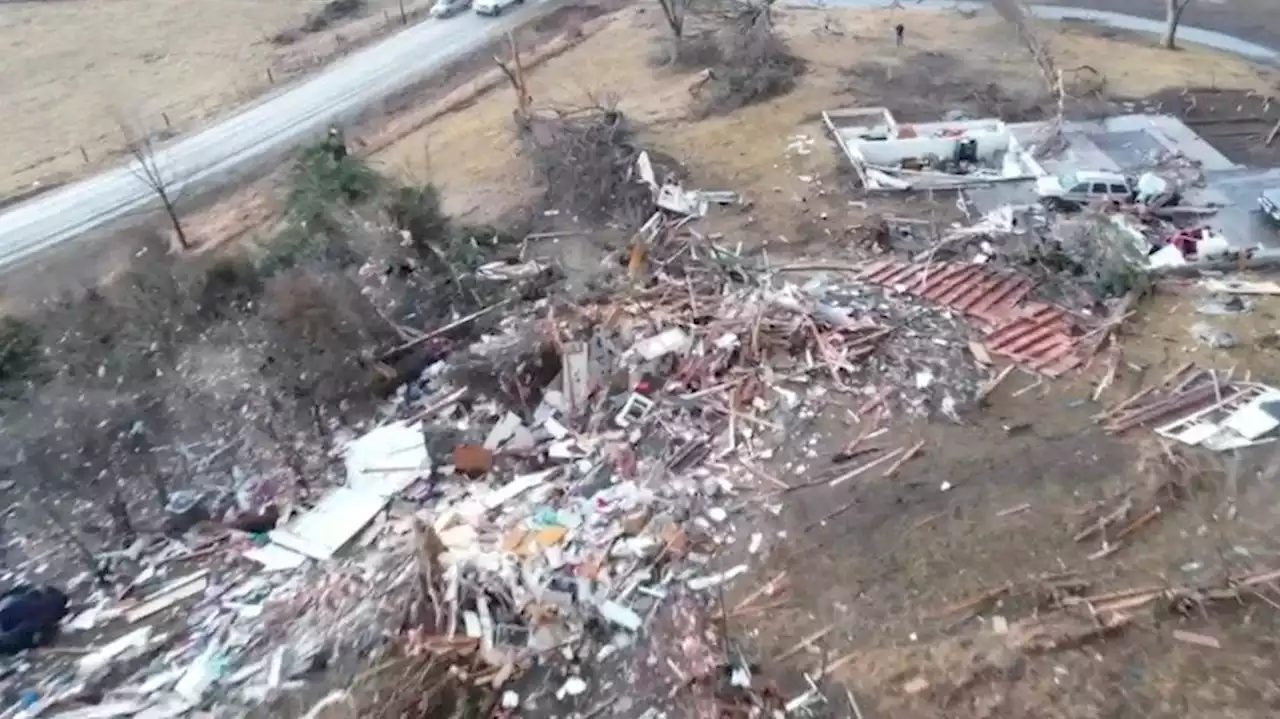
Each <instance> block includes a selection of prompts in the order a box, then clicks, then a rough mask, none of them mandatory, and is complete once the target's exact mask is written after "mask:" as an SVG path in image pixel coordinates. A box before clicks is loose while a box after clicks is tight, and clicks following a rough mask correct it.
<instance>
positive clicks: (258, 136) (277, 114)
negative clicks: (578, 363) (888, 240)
mask: <svg viewBox="0 0 1280 719" xmlns="http://www.w3.org/2000/svg"><path fill="white" fill-rule="evenodd" d="M551 1H552V0H530V4H529V5H526V6H525V7H522V8H519V10H518V11H517V12H513V13H511V14H510V15H508V16H506V17H503V18H500V19H497V20H493V19H485V18H479V17H475V16H473V15H470V14H468V15H466V16H463V17H457V18H453V19H450V20H446V21H430V20H429V21H426V22H424V23H421V24H419V25H416V26H413V27H410V28H407V29H405V30H403V31H402V32H400V33H397V34H396V35H393V36H391V37H390V38H388V39H386V40H384V41H382V42H381V43H378V44H377V45H373V46H370V47H368V48H366V49H364V50H361V51H359V52H357V53H354V54H352V55H350V56H348V57H346V58H344V59H342V60H340V61H338V62H337V63H335V64H334V65H333V66H331V67H329V68H328V69H326V70H324V71H323V72H321V73H319V74H317V75H315V76H313V77H311V78H309V79H307V80H305V81H303V82H301V83H300V84H297V85H295V86H293V87H291V88H290V89H287V90H285V91H282V92H278V93H275V94H273V95H271V96H269V97H266V98H263V99H261V100H259V101H258V102H257V103H255V104H254V105H252V106H251V107H249V108H247V109H245V110H243V111H241V112H239V113H237V114H235V115H233V116H231V117H228V118H226V119H225V120H222V121H221V122H219V123H218V124H216V125H213V126H211V127H209V128H207V129H205V130H202V131H199V132H197V133H195V134H193V135H189V136H187V137H184V138H182V139H180V140H177V141H175V142H173V143H171V144H169V145H168V146H166V147H164V148H162V149H161V150H160V151H159V152H158V153H157V162H158V165H159V167H160V168H161V171H162V172H163V173H164V175H165V176H166V177H168V178H170V185H171V187H173V188H174V191H181V190H183V189H189V190H203V189H208V188H211V187H214V186H215V185H216V183H217V182H218V181H220V180H223V181H225V180H227V179H228V178H230V177H232V176H233V172H234V171H237V170H244V169H246V168H247V167H252V166H253V165H254V164H255V163H259V164H260V163H264V162H267V161H270V160H273V159H276V158H279V157H280V156H281V155H282V154H283V153H284V152H287V151H288V150H290V149H292V148H294V147H296V146H297V145H298V144H300V143H301V142H303V141H304V140H305V139H306V138H308V137H318V136H319V135H320V134H321V133H322V132H323V130H324V127H325V126H326V125H328V124H329V123H330V122H333V121H336V120H341V119H342V118H345V117H350V116H352V115H355V114H356V113H358V112H360V111H361V110H363V109H364V108H366V107H369V106H371V105H373V104H376V103H377V102H379V101H381V100H383V99H385V98H387V97H389V96H391V95H392V94H394V93H395V92H397V91H399V90H402V89H404V88H405V87H408V86H409V85H411V84H413V83H414V82H416V81H418V80H420V79H422V78H424V77H426V76H428V75H429V74H430V73H431V72H432V71H434V70H438V69H440V68H441V67H442V66H444V65H446V64H447V63H449V62H451V61H452V60H455V59H457V58H459V57H461V56H463V55H465V54H466V53H468V52H471V51H473V50H476V49H478V48H479V47H481V46H482V45H483V44H484V43H485V42H486V41H488V40H489V39H490V38H492V37H493V36H495V35H497V34H499V33H501V32H503V31H504V30H506V29H507V28H509V27H511V26H513V25H515V24H517V23H518V22H521V21H522V20H523V19H526V18H528V17H530V16H532V15H534V14H536V13H539V12H541V11H543V10H545V9H546V8H547V6H548V5H549V3H550V2H551ZM1077 1H1078V2H1079V4H1083V5H1091V4H1096V3H1098V2H1100V0H1077ZM1128 1H1129V2H1142V1H1147V2H1150V1H1152V0H1128ZM827 4H830V5H841V6H850V7H884V6H885V5H886V4H887V3H886V2H885V1H884V0H828V3H827ZM957 4H959V5H961V6H962V7H966V6H967V7H981V6H983V3H976V2H960V3H956V2H951V0H946V1H945V2H935V1H933V0H925V1H924V2H921V3H919V4H918V5H917V6H918V7H936V8H954V7H956V5H957ZM1035 11H1036V14H1037V15H1041V16H1044V17H1047V18H1075V19H1083V20H1091V21H1095V22H1100V23H1102V24H1105V25H1111V26H1115V27H1119V28H1123V29H1127V30H1134V31H1138V32H1150V33H1159V32H1161V31H1162V29H1163V26H1162V23H1161V22H1159V21H1156V20H1151V19H1147V18H1141V17H1136V16H1129V15H1121V14H1118V13H1115V12H1108V11H1103V10H1089V9H1069V8H1063V7H1037V8H1036V9H1035ZM1181 37H1182V38H1183V39H1185V40H1187V41H1189V42H1196V43H1200V44H1204V45H1209V46H1212V47H1217V48H1220V49H1223V50H1227V51H1230V52H1237V53H1240V54H1242V55H1246V56H1249V57H1252V58H1254V59H1257V60H1264V61H1269V62H1274V63H1277V64H1280V53H1277V52H1275V51H1274V50H1271V49H1269V48H1267V47H1263V46H1261V45H1257V44H1254V43H1250V42H1248V41H1245V40H1243V39H1239V38H1236V37H1232V36H1229V35H1223V34H1220V33H1215V32H1212V31H1210V30H1204V29H1200V28H1195V27H1190V26H1186V27H1184V28H1183V30H1182V32H1181ZM154 200H155V198H154V196H153V194H152V193H151V192H150V190H149V189H148V188H147V187H146V185H145V184H143V183H142V182H141V181H140V180H139V178H138V176H137V175H136V173H135V168H132V167H128V166H126V167H120V168H117V169H114V170H111V171H108V172H105V173H103V174H101V175H97V176H95V177H91V178H88V179H85V180H82V181H80V182H77V183H74V184H71V185H67V186H65V187H62V188H59V189H57V190H54V191H51V192H49V193H47V194H44V195H41V196H39V197H37V198H34V199H32V200H30V201H28V202H25V203H22V204H19V205H17V206H15V207H13V208H11V209H9V210H8V211H6V212H4V213H3V214H0V267H6V266H10V265H13V264H15V263H17V262H18V261H20V260H23V259H25V258H27V257H29V256H31V255H32V254H33V253H35V252H39V251H40V250H43V249H46V248H49V247H52V246H54V245H57V244H59V243H62V242H66V241H68V240H71V239H74V238H76V237H77V236H79V235H81V234H83V233H85V232H87V231H89V230H91V229H95V228H98V227H100V226H102V225H105V224H107V223H109V222H112V221H115V220H118V219H121V218H123V217H126V216H128V215H130V214H132V213H134V212H137V211H139V210H142V209H145V208H147V207H148V206H149V205H151V204H153V203H154Z"/></svg>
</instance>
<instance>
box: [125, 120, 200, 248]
mask: <svg viewBox="0 0 1280 719" xmlns="http://www.w3.org/2000/svg"><path fill="white" fill-rule="evenodd" d="M120 131H121V132H123V133H124V139H125V147H126V148H128V150H129V154H130V155H131V156H132V157H133V167H132V168H131V169H132V170H133V174H134V176H135V177H137V178H138V180H139V181H141V182H142V184H144V185H146V186H147V188H148V189H150V190H151V192H152V193H153V194H155V196H156V198H157V199H158V200H160V206H161V208H163V209H164V214H165V216H166V217H168V218H169V224H170V225H172V226H173V234H174V236H175V237H176V238H177V240H178V245H179V246H180V247H182V249H184V250H186V249H190V247H191V243H190V242H189V241H188V240H187V232H186V229H185V228H184V227H183V226H182V218H181V217H180V216H179V215H178V208H177V206H176V204H177V199H178V198H177V197H176V196H175V193H174V191H173V178H172V177H170V176H169V175H168V173H166V172H165V171H164V169H163V168H162V167H161V166H160V162H159V160H158V159H157V157H156V146H155V139H154V136H153V135H151V134H150V133H147V132H140V131H137V130H134V129H133V128H131V127H129V125H128V123H125V122H121V123H120Z"/></svg>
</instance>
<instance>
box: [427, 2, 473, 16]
mask: <svg viewBox="0 0 1280 719" xmlns="http://www.w3.org/2000/svg"><path fill="white" fill-rule="evenodd" d="M469 7H471V0H436V4H435V5H432V6H431V17H433V18H437V19H444V18H447V17H453V16H454V15H457V14H458V13H460V12H462V11H463V10H466V9H467V8H469Z"/></svg>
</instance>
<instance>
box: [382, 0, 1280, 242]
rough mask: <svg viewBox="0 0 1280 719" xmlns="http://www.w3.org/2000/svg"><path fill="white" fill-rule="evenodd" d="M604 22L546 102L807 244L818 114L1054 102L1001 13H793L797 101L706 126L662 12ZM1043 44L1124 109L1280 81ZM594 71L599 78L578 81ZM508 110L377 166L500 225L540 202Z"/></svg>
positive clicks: (547, 69) (823, 147) (1064, 31)
mask: <svg viewBox="0 0 1280 719" xmlns="http://www.w3.org/2000/svg"><path fill="white" fill-rule="evenodd" d="M597 22H603V23H604V27H602V28H600V29H599V30H598V31H596V32H594V33H593V34H591V36H590V37H589V38H587V39H586V40H585V41H584V42H583V43H581V44H580V45H578V46H577V47H575V48H573V49H571V50H569V51H568V52H565V53H563V54H561V55H559V56H557V57H555V58H553V59H551V60H549V61H547V62H545V63H543V64H541V65H539V66H538V67H537V69H535V70H533V71H532V72H531V73H529V78H528V83H529V91H530V94H531V95H532V96H533V97H534V98H535V104H537V105H541V106H544V107H550V106H560V107H575V106H582V105H583V104H587V103H590V102H593V101H600V100H604V99H613V100H616V101H617V103H618V106H619V108H620V109H622V110H623V111H624V112H625V113H626V115H627V117H628V118H629V119H631V120H632V121H633V122H634V123H635V124H636V125H637V127H638V128H639V130H640V135H641V140H642V142H643V144H646V145H648V146H652V147H656V148H658V149H660V150H661V151H663V152H666V153H668V154H670V155H672V156H673V157H675V158H677V159H678V160H679V161H680V162H682V163H683V164H684V165H685V167H686V168H687V169H688V170H689V174H690V176H691V178H692V181H693V182H694V183H695V184H698V185H699V186H702V187H717V188H726V189H732V190H735V191H739V192H742V193H745V194H746V196H748V197H750V198H751V199H752V200H753V201H754V202H755V203H756V206H757V207H758V208H760V211H759V212H757V213H755V217H754V219H755V220H758V221H761V222H763V223H764V224H765V226H766V227H767V228H769V229H770V230H772V231H773V232H774V234H775V235H786V234H788V233H791V232H795V231H796V228H797V226H798V225H801V224H804V222H805V220H806V217H807V216H808V215H809V214H816V210H815V208H814V205H813V204H812V203H811V202H806V203H799V202H797V199H796V198H797V197H805V196H807V197H808V198H809V199H810V200H813V199H814V195H816V194H817V193H816V192H815V188H816V187H818V186H819V185H820V184H821V180H824V179H829V178H831V177H833V176H834V175H835V174H836V173H837V172H838V165H839V163H838V162H837V160H836V154H835V153H834V152H832V151H831V149H830V148H829V147H828V145H827V142H826V140H825V139H824V134H823V130H822V126H821V120H820V117H821V111H822V110H825V109H831V108H836V107H847V106H859V105H878V104H883V105H887V106H890V107H892V108H894V109H895V111H899V112H901V111H903V110H907V111H911V110H916V111H922V109H923V108H924V107H927V108H929V110H928V111H929V112H932V113H933V116H934V117H936V116H938V115H939V114H940V113H942V112H945V111H946V110H947V109H951V108H956V107H965V108H966V109H968V110H969V111H970V112H983V111H984V110H986V111H987V112H992V113H993V114H994V111H993V110H990V109H988V108H983V107H980V106H975V104H974V102H972V100H973V96H974V95H975V93H977V92H978V91H979V90H982V89H983V88H985V87H987V86H988V85H989V84H990V83H995V84H998V85H999V86H1000V88H1001V90H1002V94H1003V95H1004V96H1005V97H1006V98H1007V99H1008V100H1009V102H1010V103H1011V104H1016V103H1018V102H1020V101H1021V100H1022V99H1024V98H1032V97H1034V96H1035V95H1036V94H1037V93H1041V92H1042V86H1041V84H1040V83H1041V81H1040V78H1039V76H1038V74H1037V73H1036V72H1035V70H1034V65H1033V64H1032V63H1031V62H1030V61H1029V60H1028V58H1027V55H1026V51H1025V49H1023V48H1022V47H1021V46H1020V45H1019V44H1018V42H1017V41H1016V39H1015V37H1014V36H1013V33H1012V32H1011V31H1010V30H1009V29H1008V28H1007V27H1006V26H1005V25H1004V24H1003V22H1002V21H1001V20H999V18H997V17H995V16H994V14H980V15H977V16H968V15H961V14H956V13H932V12H919V11H905V12H903V11H897V12H891V11H853V10H847V11H810V10H795V11H790V12H786V13H783V14H782V16H781V17H780V19H779V27H780V28H781V29H782V31H783V32H784V33H785V34H786V36H787V37H788V38H789V39H790V41H791V47H792V49H793V50H794V51H796V52H797V53H799V54H800V55H802V56H803V57H804V59H805V60H806V62H807V63H808V66H809V71H808V73H807V74H806V75H804V76H803V77H802V78H801V79H800V82H799V84H798V86H797V87H796V89H795V90H793V91H792V92H790V93H788V94H786V95H784V96H782V97H779V98H777V99H775V100H773V101H771V102H768V103H764V104H760V105H755V106H751V107H748V108H745V109H743V110H741V111H738V112H735V113H732V114H730V115H726V116H713V117H709V118H704V119H698V118H694V117H693V116H692V114H691V111H690V105H691V96H690V93H689V85H690V83H691V82H692V81H693V80H694V79H695V77H694V73H678V72H674V71H664V70H655V69H654V68H653V67H652V66H651V64H650V63H649V62H648V57H649V55H650V52H651V49H652V47H653V43H654V39H655V37H657V36H658V35H659V34H660V33H662V32H663V31H664V28H663V27H662V25H661V19H660V17H659V15H658V13H657V11H656V10H649V9H647V8H643V7H641V8H634V9H631V10H625V11H623V12H621V13H617V14H615V15H613V16H610V17H609V18H604V19H602V20H601V21H597ZM898 22H903V23H904V24H906V25H907V27H908V28H909V35H908V41H907V44H906V47H904V48H901V49H899V48H896V47H895V45H894V39H893V30H892V28H893V25H894V24H896V23H898ZM1041 34H1042V35H1043V36H1044V38H1045V40H1046V41H1047V42H1048V43H1049V44H1050V46H1051V47H1052V49H1053V51H1054V53H1055V55H1056V56H1057V60H1058V63H1059V66H1060V67H1064V68H1069V67H1078V66H1081V65H1086V64H1087V65H1090V66H1092V67H1093V68H1095V69H1097V70H1098V71H1099V72H1100V73H1101V74H1102V75H1103V76H1105V80H1106V82H1105V92H1106V94H1107V95H1108V96H1110V97H1113V98H1115V97H1142V96H1145V95H1148V94H1151V93H1154V92H1157V91H1159V90H1161V89H1164V88H1169V87H1188V86H1190V87H1194V86H1213V87H1221V88H1228V87H1231V88H1241V89H1256V90H1265V89H1266V88H1267V87H1268V86H1270V85H1271V84H1273V83H1274V79H1273V76H1272V74H1270V73H1269V72H1268V71H1265V70H1261V69H1258V68H1256V67H1254V66H1251V65H1249V64H1247V63H1244V62H1242V61H1240V60H1237V59H1235V58H1232V57H1228V56H1225V55H1222V54H1219V53H1216V52H1212V51H1207V50H1201V49H1196V48H1188V49H1186V50H1184V51H1181V52H1178V53H1167V52H1164V51H1162V50H1159V49H1157V48H1155V47H1154V46H1152V45H1151V44H1148V43H1145V42H1140V41H1137V40H1132V39H1117V38H1106V37H1099V36H1097V35H1096V34H1095V33H1093V32H1091V31H1090V28H1087V27H1079V26H1075V27H1072V26H1056V25H1047V24H1046V25H1043V26H1042V30H1041ZM588 67H589V68H592V69H593V72H591V73H590V74H588V73H584V72H582V71H581V68H588ZM512 100H513V98H512V95H511V92H510V90H509V88H506V87H503V86H499V87H497V88H496V89H494V90H492V91H490V92H488V93H487V94H485V95H483V96H481V97H479V98H478V99H477V100H476V101H475V102H474V103H472V104H469V105H468V106H467V107H466V108H465V109H464V110H462V111H459V112H456V113H452V114H448V115H446V116H443V117H440V118H438V119H436V120H435V121H433V122H430V123H428V124H426V125H425V126H423V127H421V128H420V129H418V130H417V131H415V132H412V133H410V134H408V135H406V136H405V137H403V138H402V139H401V140H400V141H398V142H396V143H394V144H392V145H391V146H389V147H387V148H386V149H384V150H383V151H381V152H379V153H378V154H377V155H376V156H375V157H376V160H377V161H378V162H380V163H381V164H382V165H383V166H385V167H386V168H388V169H390V170H392V171H393V172H399V173H402V174H403V175H404V176H406V177H408V178H413V179H417V180H425V179H430V180H431V181H433V182H435V183H436V184H437V185H438V186H440V187H441V188H442V190H443V193H444V196H445V198H446V202H447V207H448V209H449V211H450V212H454V213H457V214H463V215H468V216H471V217H473V218H474V219H479V220H492V219H494V218H496V217H501V216H504V215H506V214H508V213H510V212H512V211H514V210H515V208H517V207H519V206H521V205H522V204H527V203H530V202H532V201H533V199H534V197H535V196H536V190H534V188H533V185H532V183H531V182H530V178H529V177H528V175H527V171H526V169H525V168H526V164H525V162H524V160H523V158H522V157H521V156H520V155H519V147H518V146H517V142H516V139H515V136H514V133H513V132H512V123H511V111H512V107H513V105H512ZM797 138H808V139H809V140H812V141H814V142H815V144H814V145H813V147H812V151H811V152H797V151H796V147H795V146H794V145H795V143H796V140H797ZM802 144H803V141H802ZM789 146H790V149H789ZM800 177H807V178H819V180H820V182H819V183H813V182H805V181H804V180H801V179H798V178H800ZM825 199H827V200H830V199H831V198H830V197H827V198H825ZM834 204H836V205H843V204H844V203H843V201H840V202H835V203H834ZM797 211H799V212H800V214H801V216H800V217H797V214H796V213H797ZM792 238H794V235H792Z"/></svg>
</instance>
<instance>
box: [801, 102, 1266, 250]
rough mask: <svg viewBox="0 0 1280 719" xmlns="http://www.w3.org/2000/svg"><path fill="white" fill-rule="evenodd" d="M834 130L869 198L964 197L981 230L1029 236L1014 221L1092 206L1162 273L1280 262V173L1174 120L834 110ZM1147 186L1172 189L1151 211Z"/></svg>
mask: <svg viewBox="0 0 1280 719" xmlns="http://www.w3.org/2000/svg"><path fill="white" fill-rule="evenodd" d="M823 122H824V124H825V126H826V129H827V131H828V133H829V134H830V136H831V137H832V139H833V140H834V142H835V144H836V145H837V146H838V148H839V149H840V151H841V152H842V154H843V155H844V156H845V158H846V159H847V160H848V162H849V163H850V165H851V166H852V168H853V170H854V172H855V173H856V174H857V176H858V178H859V180H860V182H861V184H862V186H863V187H864V188H865V189H866V190H867V192H868V193H873V194H874V193H902V192H930V193H932V192H938V191H958V192H960V193H961V198H962V199H961V202H960V206H961V207H962V208H963V209H964V211H965V214H966V215H967V216H968V217H969V218H970V219H971V220H975V221H978V224H976V225H975V226H974V227H973V229H974V230H978V231H982V232H989V231H992V230H1000V228H1003V231H1005V232H1008V231H1010V230H1012V229H1015V226H1016V229H1017V230H1018V231H1019V232H1024V231H1026V230H1027V229H1028V228H1027V227H1026V226H1025V225H1021V226H1018V225H1017V223H1016V222H1011V220H1012V218H1013V217H1026V218H1032V219H1034V222H1032V223H1031V224H1033V225H1034V226H1036V227H1037V228H1039V229H1040V230H1042V231H1048V232H1051V233H1055V234H1056V232H1055V229H1056V228H1057V226H1058V225H1059V224H1060V223H1073V222H1075V223H1078V222H1079V221H1080V218H1079V217H1078V216H1077V214H1076V213H1072V212H1065V211H1060V210H1067V209H1081V208H1085V207H1088V208H1091V209H1098V210H1102V211H1103V214H1104V215H1105V217H1106V220H1107V221H1108V222H1109V223H1111V224H1112V225H1114V226H1115V227H1116V229H1117V230H1118V232H1116V233H1115V235H1116V236H1117V237H1122V238H1128V239H1129V240H1131V241H1132V242H1133V243H1134V245H1135V248H1136V249H1137V250H1138V251H1139V252H1142V253H1145V254H1147V255H1148V256H1149V257H1150V267H1152V268H1162V267H1177V266H1184V265H1187V264H1189V263H1197V262H1200V263H1203V262H1213V261H1219V260H1239V259H1257V260H1262V259H1266V258H1268V257H1280V228H1277V227H1276V226H1275V223H1274V222H1272V221H1270V218H1268V217H1266V216H1265V214H1264V213H1263V212H1261V211H1260V210H1259V197H1262V196H1263V195H1264V193H1266V192H1267V191H1268V190H1270V189H1272V188H1274V187H1278V186H1280V170H1277V169H1274V168H1263V169H1258V168H1251V167H1247V166H1244V165H1240V164H1237V163H1235V162H1233V161H1232V160H1230V159H1229V158H1227V157H1226V156H1225V155H1223V154H1222V153H1221V152H1219V151H1218V150H1217V149H1216V148H1214V147H1213V146H1212V145H1211V144H1210V143H1209V142H1207V141H1206V140H1204V139H1203V138H1202V137H1200V135H1198V134H1197V133H1196V132H1195V131H1194V130H1193V129H1192V128H1190V127H1188V126H1187V125H1186V124H1185V123H1183V122H1182V121H1181V120H1179V119H1177V118H1175V117H1173V116H1170V115H1159V114H1127V115H1118V116H1114V117H1109V118H1102V119H1098V120H1089V121H1058V120H1050V121H1044V122H1018V123H1006V122H1004V121H1003V120H1000V119H997V118H983V119H959V118H958V119H952V120H944V121H939V122H924V123H908V122H901V121H899V120H897V119H896V118H895V117H894V115H893V113H892V112H891V111H890V110H888V109H886V108H883V107H873V108H848V109H838V110H830V111H827V112H824V113H823ZM1145 183H1151V184H1153V185H1155V186H1156V187H1157V190H1163V188H1169V189H1168V190H1167V191H1164V192H1156V193H1155V194H1160V195H1163V196H1162V197H1161V198H1160V201H1158V202H1156V201H1144V200H1145V199H1146V198H1144V197H1143V195H1142V193H1143V192H1144V190H1149V189H1150V186H1149V185H1146V184H1145ZM1058 194H1063V195H1067V196H1068V197H1069V198H1070V199H1071V200H1072V202H1070V203H1064V202H1056V201H1055V200H1056V199H1057V197H1056V195H1058ZM1135 200H1136V201H1135Z"/></svg>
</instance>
